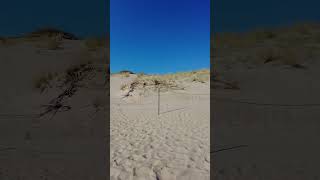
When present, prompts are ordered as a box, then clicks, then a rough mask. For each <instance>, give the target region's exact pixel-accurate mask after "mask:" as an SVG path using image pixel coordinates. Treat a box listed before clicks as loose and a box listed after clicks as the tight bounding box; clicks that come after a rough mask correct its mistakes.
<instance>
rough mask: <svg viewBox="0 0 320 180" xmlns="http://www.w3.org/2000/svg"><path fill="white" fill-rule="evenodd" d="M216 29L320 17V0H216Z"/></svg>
mask: <svg viewBox="0 0 320 180" xmlns="http://www.w3.org/2000/svg"><path fill="white" fill-rule="evenodd" d="M212 7H213V11H212V12H213V22H214V25H213V30H214V31H216V32H226V31H227V32H235V31H247V30H251V29H255V28H260V27H262V28H263V27H276V26H282V25H290V24H293V23H299V22H305V21H307V22H308V21H311V22H314V21H319V20H320V13H319V7H320V1H319V0H304V1H302V0H264V1H260V0H256V1H253V0H213V6H212Z"/></svg>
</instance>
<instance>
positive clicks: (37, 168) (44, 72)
mask: <svg viewBox="0 0 320 180" xmlns="http://www.w3.org/2000/svg"><path fill="white" fill-rule="evenodd" d="M10 41H12V42H10V43H4V44H0V63H1V65H0V73H1V76H0V81H1V83H2V87H1V89H0V99H1V102H0V179H24V180H40V179H78V180H80V179H83V180H84V179H86V180H88V179H91V178H93V179H99V178H100V179H101V178H102V177H103V178H105V174H106V165H105V164H106V161H107V160H106V155H105V152H106V151H107V148H106V141H105V139H104V137H105V135H106V126H107V122H106V117H107V115H106V114H105V112H104V111H102V109H103V108H107V106H106V105H107V104H106V103H105V102H107V98H106V97H107V96H106V87H105V86H104V82H105V76H106V72H105V71H104V69H103V65H105V64H106V63H105V61H106V56H105V55H103V54H104V51H105V49H104V48H101V49H99V50H97V51H88V49H87V48H86V46H85V45H84V42H83V41H71V40H63V41H62V42H60V43H59V45H60V48H59V49H54V50H52V49H50V48H49V47H46V46H38V44H41V45H47V43H48V40H46V39H36V40H32V41H31V40H30V41H29V40H26V39H14V40H10ZM88 61H91V62H92V63H91V64H90V63H88ZM41 91H42V93H41ZM97 100H100V105H99V106H97ZM42 113H44V114H42ZM40 114H42V115H43V116H41V117H40Z"/></svg>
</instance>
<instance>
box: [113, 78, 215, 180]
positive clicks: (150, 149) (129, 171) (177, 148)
mask: <svg viewBox="0 0 320 180" xmlns="http://www.w3.org/2000/svg"><path fill="white" fill-rule="evenodd" d="M118 80H119V79H118ZM116 81H117V80H116ZM113 82H115V81H114V80H112V79H111V87H112V83H113ZM208 87H209V86H208ZM114 90H115V89H114ZM184 93H186V92H184ZM187 93H190V92H187ZM113 94H116V92H115V91H114V92H112V90H111V97H113V98H111V126H110V133H111V143H110V146H111V147H110V148H111V149H110V153H111V154H110V158H111V162H110V166H111V179H117V178H118V179H161V180H167V179H181V180H182V179H183V180H185V179H198V180H200V179H209V169H210V149H209V148H210V147H209V144H210V122H209V121H210V117H209V98H208V94H207V96H205V95H185V94H182V93H181V92H180V94H176V93H163V94H162V95H161V114H160V116H158V115H157V103H156V102H157V101H156V100H157V96H156V95H155V94H154V95H151V96H149V97H145V98H143V99H142V100H140V101H138V102H133V103H128V102H125V101H123V100H120V99H119V98H116V97H115V96H112V95H113Z"/></svg>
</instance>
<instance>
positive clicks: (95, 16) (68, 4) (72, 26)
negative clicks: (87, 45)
mask: <svg viewBox="0 0 320 180" xmlns="http://www.w3.org/2000/svg"><path fill="white" fill-rule="evenodd" d="M107 9H108V8H107V1H106V0H90V1H88V0H55V1H45V0H2V1H1V11H0V22H1V28H0V36H15V35H21V34H23V33H26V32H30V31H33V30H35V29H37V28H41V27H44V26H50V27H52V26H53V27H57V28H61V29H62V30H65V31H67V32H71V33H74V34H76V35H78V36H104V35H105V34H106V33H107V19H108V18H107Z"/></svg>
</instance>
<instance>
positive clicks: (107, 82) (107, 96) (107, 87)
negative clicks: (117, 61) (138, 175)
mask: <svg viewBox="0 0 320 180" xmlns="http://www.w3.org/2000/svg"><path fill="white" fill-rule="evenodd" d="M106 1H107V3H106V4H107V7H106V20H107V22H106V28H107V35H106V41H107V49H106V51H107V59H106V65H107V66H106V67H107V69H106V70H107V72H106V83H105V84H106V86H105V87H106V92H107V93H106V100H107V108H106V110H105V111H106V112H105V113H106V124H107V125H106V141H105V142H106V155H107V156H106V164H107V166H106V167H107V169H106V175H107V177H106V179H110V39H111V38H110V0H106Z"/></svg>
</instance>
